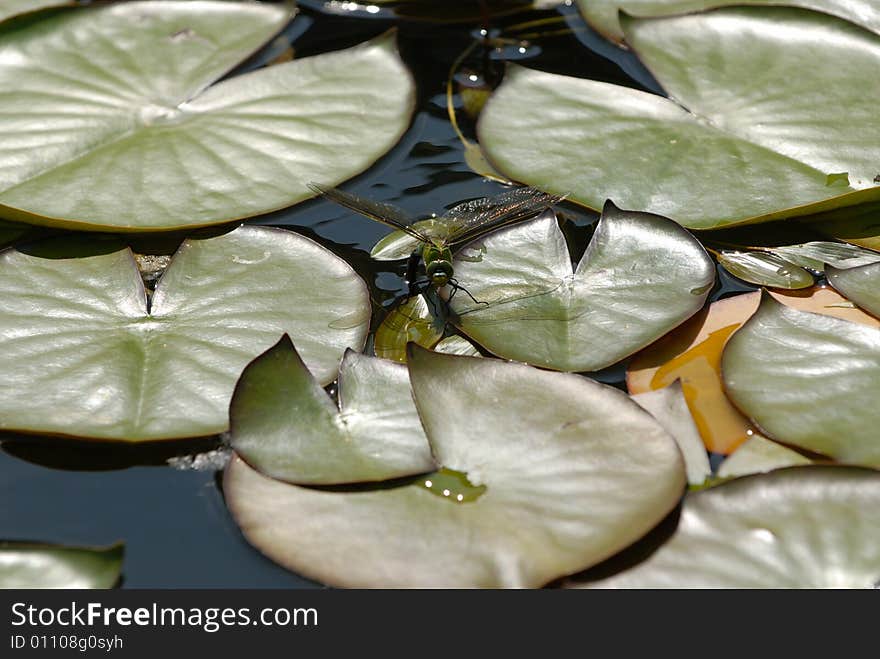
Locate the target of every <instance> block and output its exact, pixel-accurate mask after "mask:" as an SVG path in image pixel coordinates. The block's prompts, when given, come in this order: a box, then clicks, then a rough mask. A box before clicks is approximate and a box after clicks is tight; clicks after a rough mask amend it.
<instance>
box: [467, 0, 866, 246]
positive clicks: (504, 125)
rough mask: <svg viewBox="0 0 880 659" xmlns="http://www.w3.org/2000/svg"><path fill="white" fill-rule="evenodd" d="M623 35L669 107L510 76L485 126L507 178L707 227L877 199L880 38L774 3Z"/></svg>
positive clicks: (596, 86) (654, 100)
mask: <svg viewBox="0 0 880 659" xmlns="http://www.w3.org/2000/svg"><path fill="white" fill-rule="evenodd" d="M780 26H782V27H780ZM625 27H626V31H627V41H628V42H629V43H631V44H632V45H633V47H634V48H635V50H636V51H637V53H638V55H639V57H640V58H641V59H642V60H643V61H644V62H645V64H646V65H647V66H648V68H649V69H650V70H651V72H652V73H653V74H654V75H655V77H656V78H657V80H658V81H659V82H660V84H661V85H662V86H663V88H664V89H665V90H666V92H668V93H669V95H670V97H671V99H666V98H663V97H660V96H656V95H653V94H648V93H645V92H641V91H637V90H633V89H630V88H626V87H621V86H615V85H610V84H607V83H603V82H597V81H593V80H586V79H581V78H574V77H568V76H563V75H556V74H550V73H545V72H542V71H536V70H530V69H525V68H520V67H515V66H512V67H510V68H509V69H508V72H507V75H506V76H505V81H504V83H503V84H502V85H501V87H500V88H499V89H498V90H497V91H496V92H495V94H494V95H493V97H492V98H491V99H490V100H489V102H488V103H487V104H486V107H485V109H484V110H483V113H482V114H481V117H480V122H479V126H478V133H479V136H480V144H481V145H482V147H483V149H484V151H485V152H486V154H487V156H488V158H489V160H490V161H491V162H492V163H493V164H494V165H495V166H496V167H497V168H498V169H499V171H501V172H502V173H504V174H505V175H506V176H508V177H510V178H511V179H512V180H516V181H520V182H523V183H527V184H529V185H533V186H536V187H539V188H541V189H543V190H547V191H549V192H556V193H561V194H565V193H568V194H569V199H571V200H574V201H577V202H580V203H582V204H584V205H587V206H590V207H591V208H600V207H601V205H602V203H603V202H604V201H605V199H612V200H613V201H614V202H615V203H616V204H618V205H619V206H623V207H626V208H633V209H639V210H644V211H650V212H653V213H659V214H661V215H665V216H667V217H670V218H672V219H674V220H676V221H677V222H680V223H681V224H683V225H685V226H688V227H691V228H698V229H705V228H713V227H722V226H727V225H733V224H740V223H745V222H757V221H766V220H770V219H780V218H785V217H792V216H796V215H804V214H807V213H817V212H819V211H827V210H830V209H832V208H837V207H843V206H851V205H855V204H860V203H864V202H866V201H871V200H874V201H876V200H878V199H880V186H877V185H876V184H875V183H874V181H873V179H874V177H875V176H876V175H877V173H878V172H877V162H880V122H878V121H877V119H876V107H875V106H876V103H875V101H876V99H875V97H874V95H872V94H869V93H865V89H864V84H865V80H868V79H872V77H873V75H874V72H875V71H876V70H877V68H878V66H880V36H878V35H876V34H873V33H871V32H869V31H867V30H864V29H863V28H860V27H857V26H855V25H853V24H851V23H847V22H845V21H842V20H840V19H836V18H833V17H830V16H828V15H825V14H819V13H814V12H809V11H805V10H800V9H793V8H768V7H763V8H754V7H736V8H727V9H719V10H715V11H711V12H706V13H702V14H693V15H686V16H678V17H672V18H663V19H645V20H636V19H628V20H627V21H626V25H625ZM817 52H821V54H822V56H821V57H816V53H817ZM756 71H760V72H761V74H760V75H755V72H756ZM817 89H820V90H821V93H816V91H815V90H817ZM842 108H845V111H844V110H842ZM572 163H577V166H572ZM844 172H845V173H846V174H847V176H846V178H845V180H844V178H843V177H840V176H837V175H839V174H841V173H844Z"/></svg>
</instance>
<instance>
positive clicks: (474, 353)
mask: <svg viewBox="0 0 880 659" xmlns="http://www.w3.org/2000/svg"><path fill="white" fill-rule="evenodd" d="M434 352H442V353H445V354H447V355H464V356H466V357H482V356H483V355H482V354H480V351H479V350H477V349H476V348H475V347H474V344H473V343H471V342H470V341H468V340H467V339H466V338H464V337H463V336H458V335H453V336H447V337H446V338H445V339H443V340H442V341H440V342H438V343H437V345H435V346H434Z"/></svg>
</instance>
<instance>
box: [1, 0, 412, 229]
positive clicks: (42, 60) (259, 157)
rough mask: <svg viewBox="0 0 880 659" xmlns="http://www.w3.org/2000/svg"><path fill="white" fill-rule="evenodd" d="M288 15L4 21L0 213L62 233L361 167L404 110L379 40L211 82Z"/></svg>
mask: <svg viewBox="0 0 880 659" xmlns="http://www.w3.org/2000/svg"><path fill="white" fill-rule="evenodd" d="M289 18H290V11H289V9H288V8H285V7H283V6H279V5H269V4H258V3H242V2H199V3H192V2H162V1H158V2H126V3H117V4H112V5H109V6H95V7H88V8H78V9H72V10H69V11H62V12H57V13H53V14H52V15H51V16H48V17H46V18H41V20H39V21H24V22H18V21H16V22H9V23H5V24H4V25H3V26H2V27H0V49H2V52H3V58H2V61H0V83H2V84H3V86H4V87H5V88H7V90H8V91H7V93H5V94H4V95H3V96H2V100H0V117H2V121H0V215H2V216H4V217H5V218H6V219H12V220H19V221H25V222H30V223H34V224H49V225H57V226H64V227H68V228H74V229H86V228H97V229H104V230H110V229H112V230H157V229H168V228H172V227H186V226H200V225H208V224H215V223H219V222H224V221H229V220H232V219H235V218H241V217H248V216H252V215H257V214H259V213H264V212H267V211H270V210H273V209H277V208H282V207H285V206H289V205H291V204H294V203H296V202H298V201H302V200H303V199H307V198H309V197H312V196H313V195H314V193H313V192H312V191H310V190H309V189H308V188H307V187H306V182H307V181H310V180H320V181H322V182H324V183H327V184H328V185H329V184H334V183H338V182H340V181H342V180H345V179H347V178H350V177H351V176H353V175H355V174H357V173H359V172H361V171H363V170H364V169H366V168H367V167H369V166H370V165H371V164H372V163H373V162H374V161H375V160H376V159H377V158H378V157H379V156H381V155H382V154H384V153H385V152H386V151H387V150H388V149H389V148H390V147H391V146H392V145H393V144H394V143H396V142H397V140H398V138H399V137H400V135H401V134H402V133H403V132H404V130H406V128H407V126H408V124H409V120H410V115H411V113H412V109H413V97H414V93H413V82H412V80H411V78H410V75H409V73H408V71H407V69H406V67H405V66H404V65H403V63H402V62H401V60H400V58H399V57H398V55H397V52H396V50H395V46H394V39H393V36H384V37H381V38H379V39H377V40H374V41H371V42H368V43H365V44H362V45H360V46H357V47H355V48H350V49H348V50H342V51H338V52H331V53H326V54H322V55H318V56H315V57H309V58H304V59H300V60H296V61H293V62H289V63H286V64H279V65H276V66H271V67H268V68H264V69H260V70H258V71H254V72H251V73H246V74H243V75H238V76H234V77H232V78H229V79H226V80H223V81H221V82H216V81H217V80H218V79H219V78H221V77H222V76H224V75H225V74H226V73H227V72H228V71H229V70H230V69H231V68H233V67H235V66H236V65H237V64H239V63H240V62H241V61H242V60H244V59H245V58H247V57H248V56H249V55H250V54H252V53H253V52H254V51H255V50H256V49H257V48H259V47H260V46H262V45H263V44H265V43H266V42H267V41H269V40H270V39H271V38H272V36H273V35H274V34H275V33H277V32H278V31H279V30H280V29H281V28H282V27H283V26H284V25H285V23H286V22H287V21H288V19H289ZM86 53H87V56H86ZM214 83H216V84H214Z"/></svg>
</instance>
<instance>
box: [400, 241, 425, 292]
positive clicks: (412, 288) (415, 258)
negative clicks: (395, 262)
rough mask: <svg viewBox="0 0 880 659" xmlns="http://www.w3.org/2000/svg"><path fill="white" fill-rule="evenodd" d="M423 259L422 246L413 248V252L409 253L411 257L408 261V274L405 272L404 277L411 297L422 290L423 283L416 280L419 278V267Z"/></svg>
mask: <svg viewBox="0 0 880 659" xmlns="http://www.w3.org/2000/svg"><path fill="white" fill-rule="evenodd" d="M421 260H422V248H421V247H417V248H416V249H414V250H413V252H412V254H410V255H409V258H408V259H407V261H406V274H404V276H403V278H404V280H405V281H406V285H407V287H408V288H409V297H414V296H416V295H418V294H419V293H420V292H421V290H420V286H421V284H419V282H417V281H416V280H417V279H418V268H419V262H420V261H421Z"/></svg>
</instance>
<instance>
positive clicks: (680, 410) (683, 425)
mask: <svg viewBox="0 0 880 659" xmlns="http://www.w3.org/2000/svg"><path fill="white" fill-rule="evenodd" d="M630 398H632V399H633V400H634V401H635V402H636V403H638V405H639V407H641V408H643V409H645V410H647V411H648V412H649V413H650V414H651V416H653V417H654V418H655V419H657V421H658V422H659V423H660V425H661V426H663V427H664V428H665V429H666V432H668V433H669V434H670V435H672V437H673V439H675V441H676V443H677V444H678V448H679V449H681V455H682V457H683V458H684V464H685V468H686V469H687V479H688V483H689V484H691V485H702V484H703V483H704V482H705V481H706V479H707V478H708V477H709V476H710V475H711V473H712V467H711V466H710V465H709V454H708V453H706V445H705V444H703V439H702V437H700V431H699V430H698V429H697V424H696V423H695V422H694V418H693V416H691V412H690V410H689V409H688V404H687V401H686V400H685V397H684V391H683V390H682V386H681V380H676V381H675V382H673V383H672V384H671V385H669V386H668V387H664V388H663V389H655V390H653V391H645V392H643V393H640V394H633V395H631V396H630Z"/></svg>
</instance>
